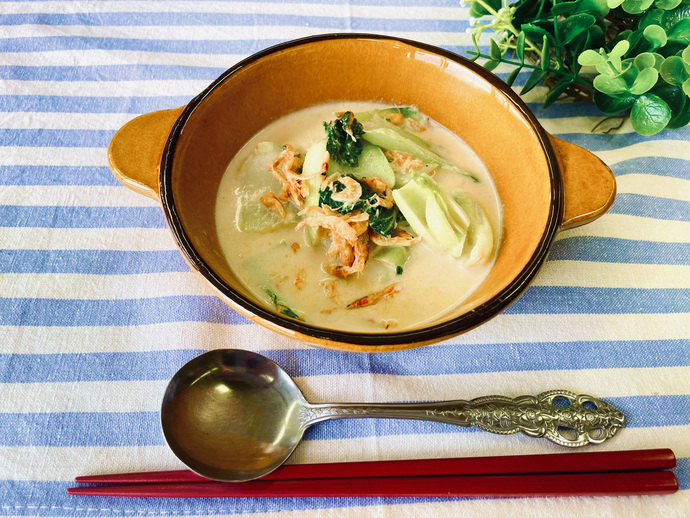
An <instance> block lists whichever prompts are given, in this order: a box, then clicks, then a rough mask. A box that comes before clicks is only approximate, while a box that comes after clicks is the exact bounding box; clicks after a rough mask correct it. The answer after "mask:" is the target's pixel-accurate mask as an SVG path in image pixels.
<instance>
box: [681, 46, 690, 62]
mask: <svg viewBox="0 0 690 518" xmlns="http://www.w3.org/2000/svg"><path fill="white" fill-rule="evenodd" d="M680 57H682V58H683V61H685V62H686V63H687V64H688V65H690V45H688V46H687V47H686V48H685V50H684V51H683V52H682V53H681V55H680Z"/></svg>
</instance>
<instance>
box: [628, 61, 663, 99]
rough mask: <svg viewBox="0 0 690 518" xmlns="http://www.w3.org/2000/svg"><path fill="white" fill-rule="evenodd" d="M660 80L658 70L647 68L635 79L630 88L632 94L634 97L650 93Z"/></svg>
mask: <svg viewBox="0 0 690 518" xmlns="http://www.w3.org/2000/svg"><path fill="white" fill-rule="evenodd" d="M658 79H659V72H657V70H656V68H653V67H652V68H645V69H644V70H642V71H640V73H639V74H638V75H637V77H636V78H635V82H634V83H633V84H632V86H631V87H630V93H631V94H633V95H642V94H643V93H645V92H648V91H649V90H651V89H652V87H653V86H654V85H655V84H656V82H657V81H658Z"/></svg>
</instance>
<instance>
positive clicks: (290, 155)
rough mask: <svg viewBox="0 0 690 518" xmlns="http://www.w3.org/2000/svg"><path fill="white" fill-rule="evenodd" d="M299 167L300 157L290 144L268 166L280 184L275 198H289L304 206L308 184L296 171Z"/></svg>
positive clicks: (283, 199)
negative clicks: (278, 192) (280, 188)
mask: <svg viewBox="0 0 690 518" xmlns="http://www.w3.org/2000/svg"><path fill="white" fill-rule="evenodd" d="M300 167H302V159H301V158H300V157H299V156H297V154H296V153H295V152H294V150H293V149H292V147H291V146H290V145H286V146H285V149H284V150H283V152H282V153H280V154H279V155H278V156H277V157H276V158H275V160H273V162H271V163H270V164H269V166H268V168H269V170H270V171H271V173H273V176H274V177H275V179H276V180H278V181H279V182H280V184H281V185H282V190H281V192H280V194H279V195H278V196H277V198H278V199H279V200H280V201H287V200H291V201H292V202H293V203H294V204H295V205H297V206H298V207H304V198H305V197H306V196H307V194H309V186H308V185H307V184H306V182H304V181H303V180H304V178H302V175H301V174H300V173H299V172H298V170H299V168H300Z"/></svg>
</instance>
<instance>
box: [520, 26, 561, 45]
mask: <svg viewBox="0 0 690 518" xmlns="http://www.w3.org/2000/svg"><path fill="white" fill-rule="evenodd" d="M520 28H521V29H522V32H524V33H525V37H526V38H528V39H530V40H532V41H540V40H542V39H543V38H544V36H546V37H547V38H548V40H549V43H551V44H554V43H555V40H554V39H553V34H551V33H550V32H547V31H546V30H544V29H542V28H541V27H537V26H536V25H534V24H532V23H523V24H522V27H520Z"/></svg>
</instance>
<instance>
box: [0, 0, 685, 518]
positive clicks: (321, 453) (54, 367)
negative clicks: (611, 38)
mask: <svg viewBox="0 0 690 518" xmlns="http://www.w3.org/2000/svg"><path fill="white" fill-rule="evenodd" d="M468 19H469V15H468V10H467V8H466V7H463V6H460V5H459V3H458V2H451V1H443V0H433V1H422V0H385V1H380V2H373V1H371V0H336V1H332V2H327V1H325V0H324V1H322V2H319V1H318V0H314V1H310V0H307V1H304V2H298V1H297V0H295V1H287V2H280V1H277V0H276V1H272V0H267V1H265V2H235V1H231V0H227V1H222V0H221V1H203V2H191V1H182V0H168V1H160V2H158V1H157V2H132V1H128V0H122V1H106V0H103V1H100V0H97V1H88V2H86V1H85V2H71V1H60V2H57V1H46V2H43V1H16V2H15V1H8V2H0V26H1V28H0V146H2V147H1V148H0V325H1V326H2V327H1V328H0V394H2V396H1V397H0V459H2V460H1V461H0V514H2V515H16V516H139V515H147V516H149V515H150V516H159V515H162V516H178V515H220V514H225V515H229V514H235V513H237V514H256V515H261V516H263V515H266V516H268V515H270V516H274V515H275V514H280V512H285V514H287V513H288V512H289V511H297V515H298V516H308V517H309V516H315V517H316V516H319V517H321V516H332V515H336V514H337V515H338V516H352V517H355V516H356V517H359V516H362V517H364V516H366V517H371V516H393V515H394V514H395V515H396V516H400V515H404V516H419V515H425V514H428V515H430V516H432V515H433V516H460V515H461V513H462V516H486V515H492V514H498V513H509V515H527V516H565V515H570V516H572V515H577V514H583V515H584V514H585V513H587V514H593V513H597V514H599V515H605V516H652V515H664V516H667V517H671V516H687V513H688V512H690V511H689V509H690V441H688V437H689V436H690V435H689V434H690V367H689V365H690V347H689V338H690V298H689V297H688V294H689V289H690V266H689V264H690V210H689V208H690V145H688V141H690V128H689V127H686V128H684V129H681V130H676V131H664V132H662V133H660V134H658V135H655V136H653V137H641V136H639V135H637V134H636V133H634V132H632V130H631V128H630V126H629V125H628V124H627V123H626V124H625V125H624V126H623V127H622V128H621V130H619V131H616V132H615V133H612V134H603V133H601V132H592V128H593V127H594V126H595V124H596V123H597V122H599V121H600V120H601V118H600V115H599V114H598V113H597V111H596V110H595V109H594V108H592V107H591V106H588V105H582V104H577V105H574V104H557V105H555V106H553V107H551V108H549V109H548V110H543V109H542V108H541V107H540V104H539V102H538V101H539V97H540V96H543V94H544V92H543V89H539V88H538V89H536V90H535V91H534V93H531V94H530V95H529V96H528V97H526V98H525V100H526V101H527V102H528V103H529V106H530V108H531V109H532V110H533V111H534V113H535V114H536V115H537V117H539V119H540V120H541V121H542V123H543V125H544V126H545V128H546V129H547V130H548V131H550V132H551V133H553V134H556V135H558V136H559V137H560V138H562V139H565V140H567V141H570V142H573V143H576V144H579V145H581V146H583V147H585V148H587V149H589V150H591V151H593V152H594V153H596V154H597V155H598V156H599V157H601V158H602V159H603V160H604V161H605V162H606V163H607V164H608V165H609V166H610V167H611V169H612V170H613V172H614V173H615V175H616V179H617V184H618V196H617V198H616V201H615V203H614V205H613V207H612V208H611V210H610V211H609V212H608V213H607V214H606V215H605V216H603V217H602V218H601V219H599V220H597V221H596V222H594V223H592V224H589V225H586V226H584V227H581V228H577V229H574V230H569V231H564V232H562V233H560V234H559V235H558V238H557V241H556V243H555V245H554V246H553V249H552V251H551V253H550V256H549V259H548V261H547V263H546V265H545V266H544V268H543V269H542V271H541V272H540V273H539V275H538V276H537V278H536V280H535V282H534V284H533V286H531V287H530V288H529V289H528V290H527V291H526V293H525V294H524V296H523V297H522V298H521V299H520V300H519V301H518V302H517V303H515V304H514V305H513V306H511V307H510V308H509V309H508V310H507V311H506V312H505V313H503V314H502V315H500V316H498V317H497V318H495V319H494V320H492V321H491V322H489V323H487V324H486V325H483V326H481V327H480V328H479V329H476V330H474V331H472V332H470V333H467V334H465V335H463V336H460V337H457V338H454V339H451V340H448V341H445V342H442V343H439V344H436V345H433V346H428V347H425V348H421V349H415V350H409V351H405V352H396V353H385V354H346V353H340V352H337V351H330V350H321V349H315V348H312V347H309V346H307V345H305V344H303V343H300V342H298V341H295V340H292V339H288V338H284V337H281V336H278V335H276V334H274V333H272V332H270V331H268V330H265V329H264V328H262V327H259V326H257V325H255V324H252V323H250V322H249V321H248V320H246V319H245V318H244V317H241V316H239V315H238V314H236V313H235V312H233V311H232V310H231V309H229V308H228V307H226V306H225V305H224V304H223V303H221V302H220V301H219V300H218V299H216V298H215V297H214V296H213V294H212V293H211V291H210V289H208V288H207V287H206V286H205V285H204V284H203V283H202V282H201V281H200V280H199V279H198V278H197V277H196V275H195V274H193V273H191V272H190V271H189V270H188V268H187V266H186V264H185V262H184V261H183V260H182V258H181V256H180V254H179V253H178V251H177V250H176V248H175V245H174V242H173V238H172V237H171V235H170V233H169V231H168V230H167V228H166V226H165V221H164V217H163V213H162V211H161V209H160V206H159V205H158V204H157V203H156V202H154V201H153V200H150V199H148V198H146V197H144V196H141V195H138V194H135V193H133V192H131V191H129V190H128V189H127V188H125V187H123V186H121V185H120V184H118V183H117V181H116V180H115V178H114V177H113V175H112V174H111V172H110V170H109V169H108V166H107V160H106V148H107V146H108V143H109V140H110V138H111V137H112V136H113V134H114V132H115V131H116V130H117V129H118V128H119V127H121V126H122V125H123V124H124V123H125V122H127V121H128V120H130V119H132V118H133V117H135V116H136V115H139V114H142V113H146V112H150V111H154V110H159V109H166V108H173V107H177V106H181V105H184V104H185V103H187V102H188V101H189V100H190V99H191V98H192V97H193V96H194V95H195V94H196V93H198V92H200V91H201V90H202V89H203V88H204V87H205V86H207V85H208V84H209V83H210V82H211V81H212V80H214V79H215V78H216V77H217V76H219V75H220V74H221V73H222V72H223V71H224V70H225V69H227V68H228V67H230V66H232V65H233V64H235V63H236V62H238V61H239V60H241V59H242V58H244V57H246V56H248V55H250V54H252V53H254V52H257V51H260V50H262V49H265V48H267V47H269V46H270V45H273V44H275V43H279V42H282V41H286V40H289V39H293V38H297V37H302V36H307V35H313V34H319V33H326V32H349V31H357V32H377V33H386V34H389V35H393V36H398V37H405V38H411V39H416V40H420V41H423V42H426V43H431V44H435V45H439V46H441V47H443V48H445V49H448V50H451V51H454V52H456V53H458V54H461V55H463V54H465V53H466V51H467V50H468V49H470V48H471V42H470V39H469V36H468V34H467V33H466V29H467V27H468V25H469V23H468ZM509 71H510V69H507V68H506V69H502V68H500V69H497V70H496V72H497V73H498V75H499V76H501V77H503V78H505V77H506V75H507V73H508V72H509ZM520 80H522V81H523V82H524V77H523V78H519V79H518V83H519V82H520ZM222 347H236V348H245V349H249V350H253V351H258V352H261V353H263V354H265V355H267V356H269V357H270V358H272V359H274V360H276V361H277V362H279V363H280V364H282V365H283V366H284V367H285V368H286V369H287V371H288V372H289V373H290V374H291V375H293V376H295V377H296V380H297V383H298V384H299V386H300V387H301V388H302V390H303V391H304V393H305V395H306V396H307V398H308V399H309V400H311V401H313V402H326V401H339V400H340V401H367V402H373V401H377V402H379V401H380V402H383V401H422V400H437V399H458V398H473V397H478V396H482V395H487V394H505V395H510V396H517V395H521V394H537V393H540V392H542V391H545V390H549V389H553V388H567V389H569V390H572V391H575V392H578V393H585V394H592V395H595V396H599V397H601V398H603V399H605V400H606V401H609V402H611V403H612V404H614V405H615V406H617V407H619V408H620V409H622V410H623V411H624V412H625V413H626V414H627V416H628V418H629V425H628V428H626V429H625V430H624V431H623V432H621V433H620V434H619V435H618V436H617V437H615V438H614V439H613V440H611V441H610V442H609V443H607V444H605V445H603V446H602V447H601V449H609V450H619V449H633V448H654V447H670V448H672V449H674V451H675V453H676V455H677V457H678V468H677V469H676V473H677V475H678V479H679V481H680V486H681V491H679V492H678V493H677V494H675V495H673V496H669V497H623V498H598V499H597V498H563V499H462V498H449V499H431V498H426V499H425V498H340V499H337V498H306V499H285V500H280V499H264V500H258V499H239V500H232V499H225V500H222V499H211V500H202V499H197V500H184V499H171V500H162V499H148V500H147V499H139V500H137V499H117V498H95V497H76V496H69V495H66V494H65V490H66V488H67V487H69V486H70V480H72V479H73V478H74V477H75V476H77V475H86V474H97V473H108V472H123V471H135V470H159V469H176V468H181V467H182V465H181V464H180V463H179V461H177V460H176V459H175V457H174V456H173V455H172V454H171V453H170V452H169V450H168V449H167V447H166V446H165V444H164V441H163V437H162V434H161V432H160V429H159V424H158V408H159V404H160V398H161V394H162V391H163V389H164V387H165V385H166V383H167V380H168V379H169V378H170V377H171V376H172V374H173V373H174V372H175V371H176V370H177V369H178V368H179V367H180V366H181V365H183V364H184V363H185V362H187V361H188V360H190V359H192V358H193V357H195V356H196V355H198V354H200V353H202V352H204V351H207V350H209V349H215V348H222ZM558 451H562V450H561V449H560V448H559V447H558V446H555V445H552V444H551V443H548V442H547V441H545V440H534V439H528V438H526V437H524V436H509V437H503V436H495V435H491V434H486V433H482V432H477V431H476V430H472V429H464V428H459V427H453V426H451V425H442V424H438V423H436V424H435V423H425V422H416V421H393V420H373V419H364V420H343V421H339V422H326V423H321V424H319V425H317V426H314V427H313V428H312V429H311V430H310V431H309V432H308V434H307V436H306V441H305V442H304V443H303V444H302V445H301V446H300V447H299V448H298V450H297V452H296V453H295V455H294V457H293V459H292V462H297V463H303V462H338V461H346V460H373V459H402V458H430V457H459V456H481V455H502V454H526V453H549V452H558ZM294 514H295V513H293V515H294Z"/></svg>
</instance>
